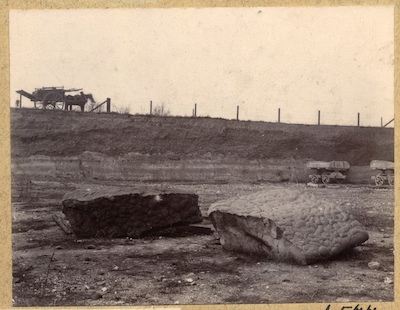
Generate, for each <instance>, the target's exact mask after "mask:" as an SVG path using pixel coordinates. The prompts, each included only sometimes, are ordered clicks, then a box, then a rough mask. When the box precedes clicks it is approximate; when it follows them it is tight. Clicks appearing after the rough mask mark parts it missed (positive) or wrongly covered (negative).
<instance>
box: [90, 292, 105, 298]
mask: <svg viewBox="0 0 400 310" xmlns="http://www.w3.org/2000/svg"><path fill="white" fill-rule="evenodd" d="M90 298H91V299H94V300H96V299H101V298H103V295H102V294H101V293H99V292H94V293H93V294H92V295H91V296H90Z"/></svg>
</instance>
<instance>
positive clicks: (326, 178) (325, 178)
mask: <svg viewBox="0 0 400 310" xmlns="http://www.w3.org/2000/svg"><path fill="white" fill-rule="evenodd" d="M321 179H322V183H324V184H328V183H329V182H330V177H329V174H327V173H323V174H322V177H321Z"/></svg>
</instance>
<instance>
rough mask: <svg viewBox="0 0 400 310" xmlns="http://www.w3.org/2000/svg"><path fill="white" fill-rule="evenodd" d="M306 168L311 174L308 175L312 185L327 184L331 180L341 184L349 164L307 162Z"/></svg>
mask: <svg viewBox="0 0 400 310" xmlns="http://www.w3.org/2000/svg"><path fill="white" fill-rule="evenodd" d="M307 168H308V169H310V170H311V171H312V172H313V173H312V174H310V175H309V178H310V180H311V182H312V183H315V184H318V183H320V182H322V183H324V184H328V183H330V182H331V181H332V180H335V181H336V182H337V183H342V182H344V180H345V179H346V173H347V171H348V170H349V169H350V164H349V163H348V162H347V161H330V162H326V161H309V162H308V163H307Z"/></svg>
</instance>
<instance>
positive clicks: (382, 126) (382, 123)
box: [381, 117, 383, 127]
mask: <svg viewBox="0 0 400 310" xmlns="http://www.w3.org/2000/svg"><path fill="white" fill-rule="evenodd" d="M381 127H383V118H382V117H381Z"/></svg>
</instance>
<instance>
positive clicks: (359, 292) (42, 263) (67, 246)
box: [12, 181, 394, 306]
mask: <svg viewBox="0 0 400 310" xmlns="http://www.w3.org/2000/svg"><path fill="white" fill-rule="evenodd" d="M111 184H112V185H118V186H132V185H135V184H127V183H117V182H111V183H110V185H111ZM142 185H143V184H142ZM24 186H26V184H22V185H21V184H19V183H18V182H14V183H13V197H14V198H13V209H12V215H13V221H12V242H13V301H14V304H13V305H14V306H61V305H63V306H66V305H77V306H82V305H85V306H96V305H150V304H151V305H168V304H221V303H224V304H229V303H235V304H238V303H239V304H240V303H246V304H249V303H251V304H259V303H311V302H335V301H336V302H351V301H358V302H369V301H393V298H394V295H393V278H394V274H393V267H394V255H393V234H394V197H393V189H377V188H371V187H368V186H363V187H357V186H354V187H349V186H344V185H342V186H332V187H329V188H308V189H307V190H309V191H313V192H314V193H315V195H317V196H319V197H324V198H325V199H330V200H332V201H335V202H336V203H338V204H340V205H343V206H344V207H345V208H348V209H349V210H350V211H351V212H352V213H353V214H354V215H356V217H357V219H358V220H359V221H360V222H361V223H363V224H364V225H365V227H366V229H367V231H368V232H369V235H370V239H369V240H368V241H367V242H365V243H364V244H363V245H362V246H359V247H357V248H355V249H354V250H353V251H350V252H347V253H345V254H343V255H341V256H340V257H336V258H335V259H333V260H330V261H326V262H322V263H319V264H316V265H310V266H297V265H291V264H287V263H281V262H275V261H270V260H268V259H266V258H265V257H255V256H248V255H244V254H240V253H231V252H227V251H225V250H223V249H222V247H221V245H220V244H219V242H218V239H217V238H216V236H215V234H214V233H213V231H212V230H211V228H212V225H211V223H210V222H209V221H208V219H207V218H206V213H207V210H208V208H209V206H210V205H211V203H213V202H215V201H218V200H220V199H224V198H228V197H232V196H235V195H243V194H249V193H253V192H256V191H260V190H262V189H263V188H266V187H268V186H285V187H303V188H305V185H304V184H299V185H297V184H287V183H285V184H279V185H276V184H275V185H274V184H172V183H164V184H147V186H149V187H160V186H161V187H164V188H171V189H178V190H187V191H190V192H193V193H197V194H198V195H199V203H200V209H201V211H202V214H203V215H204V221H203V223H202V224H201V225H198V226H197V227H192V228H186V229H185V228H176V229H170V230H166V231H164V232H163V234H161V235H158V236H149V237H146V238H143V239H136V240H135V239H134V240H131V239H84V240H78V239H76V238H75V237H74V235H67V234H65V233H64V232H63V231H62V230H61V228H60V227H59V226H58V225H57V224H56V223H55V222H54V221H53V220H52V217H51V215H52V214H53V213H54V212H60V211H61V200H62V196H63V194H64V193H65V192H67V191H69V190H72V189H74V188H75V187H78V186H90V184H88V183H87V184H76V183H60V182H46V181H43V182H38V181H36V182H31V183H30V185H29V188H24ZM372 261H375V262H378V263H379V264H380V265H379V268H378V269H372V268H370V267H368V263H369V262H372Z"/></svg>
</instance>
